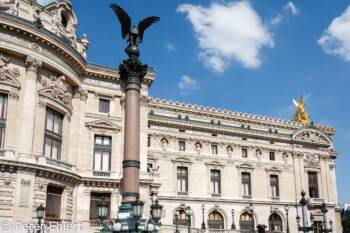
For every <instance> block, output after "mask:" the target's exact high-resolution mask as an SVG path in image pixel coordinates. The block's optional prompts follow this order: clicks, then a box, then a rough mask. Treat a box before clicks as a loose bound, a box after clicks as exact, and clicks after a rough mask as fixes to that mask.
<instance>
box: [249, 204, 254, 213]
mask: <svg viewBox="0 0 350 233" xmlns="http://www.w3.org/2000/svg"><path fill="white" fill-rule="evenodd" d="M249 211H250V212H253V211H254V206H253V204H252V203H250V205H249Z"/></svg>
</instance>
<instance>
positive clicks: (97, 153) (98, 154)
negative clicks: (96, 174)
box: [94, 151, 102, 170]
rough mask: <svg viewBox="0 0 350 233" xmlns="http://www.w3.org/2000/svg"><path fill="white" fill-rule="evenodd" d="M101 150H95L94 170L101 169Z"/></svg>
mask: <svg viewBox="0 0 350 233" xmlns="http://www.w3.org/2000/svg"><path fill="white" fill-rule="evenodd" d="M101 154H102V152H101V151H95V165H94V170H101Z"/></svg>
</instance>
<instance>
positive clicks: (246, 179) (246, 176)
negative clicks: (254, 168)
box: [242, 172, 252, 196]
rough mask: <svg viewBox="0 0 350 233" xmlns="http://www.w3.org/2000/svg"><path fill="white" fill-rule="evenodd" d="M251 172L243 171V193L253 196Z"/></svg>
mask: <svg viewBox="0 0 350 233" xmlns="http://www.w3.org/2000/svg"><path fill="white" fill-rule="evenodd" d="M250 184H251V181H250V173H247V172H242V195H243V196H251V195H252V194H251V185H250Z"/></svg>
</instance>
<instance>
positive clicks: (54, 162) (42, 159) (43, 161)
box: [36, 155, 77, 174]
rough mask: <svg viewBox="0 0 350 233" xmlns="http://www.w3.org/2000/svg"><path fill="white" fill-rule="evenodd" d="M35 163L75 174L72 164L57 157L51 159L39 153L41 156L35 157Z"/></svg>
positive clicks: (75, 170)
mask: <svg viewBox="0 0 350 233" xmlns="http://www.w3.org/2000/svg"><path fill="white" fill-rule="evenodd" d="M36 163H37V164H38V165H43V166H47V167H54V168H58V169H62V170H66V171H69V172H72V173H75V174H77V169H76V167H75V166H74V165H72V164H70V163H68V162H65V161H62V160H59V159H53V158H50V157H46V156H44V155H41V156H38V157H37V159H36Z"/></svg>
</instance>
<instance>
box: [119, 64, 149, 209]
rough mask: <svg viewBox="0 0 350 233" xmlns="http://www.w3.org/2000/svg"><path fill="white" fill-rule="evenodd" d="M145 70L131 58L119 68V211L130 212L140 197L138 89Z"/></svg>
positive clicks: (145, 67) (144, 67) (143, 66)
mask: <svg viewBox="0 0 350 233" xmlns="http://www.w3.org/2000/svg"><path fill="white" fill-rule="evenodd" d="M147 69H148V67H147V65H142V64H141V62H140V61H139V60H138V59H131V58H130V59H128V60H125V61H123V64H121V65H120V67H119V70H120V76H121V79H122V80H123V81H124V82H125V123H124V159H123V183H122V185H123V194H122V197H123V199H122V204H123V205H122V207H121V209H120V211H130V210H131V205H130V203H131V201H134V200H135V199H136V198H137V197H139V195H140V194H139V177H140V89H141V81H142V78H143V77H144V76H145V75H146V73H147Z"/></svg>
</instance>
